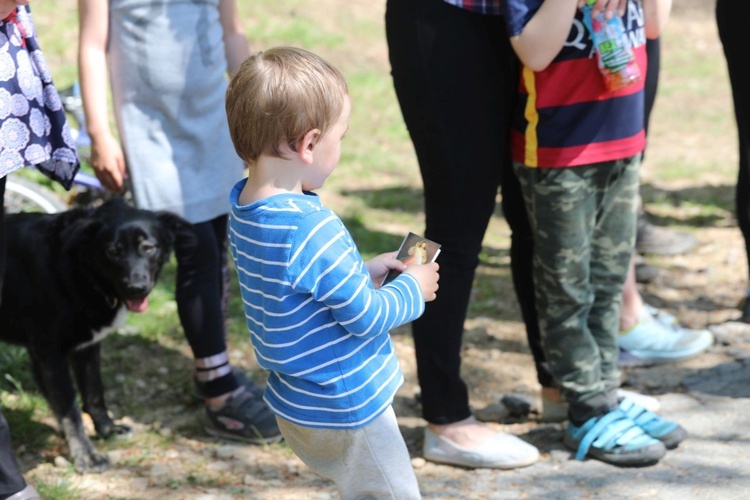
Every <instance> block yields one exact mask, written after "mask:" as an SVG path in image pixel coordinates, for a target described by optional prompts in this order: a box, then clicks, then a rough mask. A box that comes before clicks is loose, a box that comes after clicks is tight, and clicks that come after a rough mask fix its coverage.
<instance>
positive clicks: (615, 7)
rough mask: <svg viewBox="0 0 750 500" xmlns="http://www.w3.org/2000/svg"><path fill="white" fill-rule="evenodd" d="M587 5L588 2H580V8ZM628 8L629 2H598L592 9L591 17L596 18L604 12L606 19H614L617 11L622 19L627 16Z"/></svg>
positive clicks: (622, 0)
mask: <svg viewBox="0 0 750 500" xmlns="http://www.w3.org/2000/svg"><path fill="white" fill-rule="evenodd" d="M584 5H586V0H578V8H581V7H583V6H584ZM627 6H628V0H596V3H594V7H593V9H591V16H592V17H596V16H598V15H599V13H600V12H602V11H603V12H604V17H605V18H606V19H612V16H614V14H615V11H617V14H618V15H619V16H620V17H622V16H623V15H625V9H626V8H627Z"/></svg>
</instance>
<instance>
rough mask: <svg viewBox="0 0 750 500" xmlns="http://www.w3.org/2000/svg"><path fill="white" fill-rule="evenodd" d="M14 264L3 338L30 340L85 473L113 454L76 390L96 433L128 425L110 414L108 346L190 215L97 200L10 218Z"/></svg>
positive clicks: (1, 320) (0, 307)
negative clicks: (88, 426) (92, 436)
mask: <svg viewBox="0 0 750 500" xmlns="http://www.w3.org/2000/svg"><path fill="white" fill-rule="evenodd" d="M6 225H7V226H6V228H7V241H8V261H7V262H8V265H7V271H6V275H5V286H4V288H3V296H2V303H0V339H2V340H4V341H6V342H10V343H14V344H19V345H23V346H25V347H26V348H27V349H28V352H29V357H30V359H31V365H32V367H33V371H34V378H35V380H36V382H37V384H38V385H39V387H40V389H41V391H42V393H43V394H44V397H45V398H46V399H47V401H48V403H49V405H50V407H51V408H52V411H53V412H54V414H55V417H57V420H58V422H59V424H60V427H61V429H62V431H63V433H64V434H65V438H66V439H67V442H68V446H69V448H70V454H71V455H72V458H73V461H74V464H75V467H76V469H77V470H78V471H79V472H99V471H103V470H105V469H106V468H107V467H108V465H109V462H108V460H107V458H106V457H105V456H104V455H101V454H99V453H97V452H96V450H95V449H94V446H93V444H92V443H91V441H90V440H89V438H88V437H87V436H86V433H85V431H84V429H83V424H82V421H81V411H80V409H79V407H78V404H77V403H76V391H75V386H74V385H73V378H72V377H71V373H70V365H69V361H70V364H71V365H72V368H73V374H74V376H75V381H76V383H77V385H78V389H79V390H80V392H81V399H82V401H83V410H84V411H85V412H86V413H88V414H89V415H90V416H91V418H92V420H93V421H94V427H95V428H96V432H97V434H98V435H100V436H103V437H107V436H111V435H116V434H123V433H127V432H129V431H130V429H129V428H128V427H127V426H123V425H117V424H115V423H114V422H113V421H112V419H111V418H110V417H109V415H108V414H107V407H106V405H105V403H104V389H103V385H102V380H101V373H100V345H99V341H101V340H102V339H103V338H104V337H105V336H106V335H107V334H108V333H109V332H110V331H112V330H113V329H115V328H116V327H117V326H120V325H121V324H122V322H123V321H124V320H125V316H126V310H131V311H138V312H140V311H143V310H145V309H146V307H147V305H148V294H149V292H150V291H151V290H152V288H153V287H154V285H155V284H156V281H157V279H158V277H159V273H160V271H161V269H162V266H163V265H164V264H165V263H166V262H167V260H168V259H169V255H170V252H171V250H172V248H173V245H174V242H175V240H176V238H182V237H186V238H189V237H190V236H189V235H190V233H189V231H186V229H187V228H188V227H189V225H188V223H187V222H185V221H184V220H183V219H181V218H180V217H178V216H176V215H173V214H170V213H167V212H157V213H154V212H150V211H146V210H137V209H134V208H131V207H129V206H127V205H126V204H125V203H124V202H122V201H120V200H112V201H109V202H107V203H105V204H104V205H102V206H101V207H99V208H96V209H93V208H79V209H73V210H70V211H68V212H62V213H59V214H53V215H49V214H36V213H33V214H32V213H25V214H12V215H8V216H7V217H6Z"/></svg>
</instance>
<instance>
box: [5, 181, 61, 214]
mask: <svg viewBox="0 0 750 500" xmlns="http://www.w3.org/2000/svg"><path fill="white" fill-rule="evenodd" d="M66 208H67V207H66V206H65V203H63V201H62V200H61V199H60V197H59V196H57V195H56V194H55V193H54V191H52V190H51V189H48V188H46V187H44V186H42V185H39V184H35V183H33V182H30V181H27V180H25V179H21V178H19V177H17V176H13V175H11V176H10V177H8V180H7V181H6V184H5V213H8V214H12V213H19V212H43V213H48V214H54V213H57V212H62V211H63V210H65V209H66Z"/></svg>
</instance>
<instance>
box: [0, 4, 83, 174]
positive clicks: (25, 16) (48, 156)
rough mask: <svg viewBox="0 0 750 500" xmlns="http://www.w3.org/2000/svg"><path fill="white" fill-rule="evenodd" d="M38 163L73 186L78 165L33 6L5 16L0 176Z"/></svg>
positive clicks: (1, 25) (0, 28)
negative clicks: (39, 41)
mask: <svg viewBox="0 0 750 500" xmlns="http://www.w3.org/2000/svg"><path fill="white" fill-rule="evenodd" d="M25 166H35V167H37V168H38V169H39V170H41V171H42V172H43V173H45V174H46V175H47V176H49V177H51V178H52V179H55V180H56V181H58V182H60V183H61V184H62V185H63V186H65V187H66V188H68V187H70V184H71V183H72V180H73V176H74V175H75V173H76V171H77V170H78V168H79V160H78V154H77V153H76V149H75V143H74V141H73V139H72V137H71V135H70V129H69V128H68V124H67V121H66V119H65V111H64V109H63V106H62V101H61V100H60V96H59V95H58V93H57V90H56V89H55V86H54V85H53V83H52V77H51V76H50V72H49V69H48V67H47V63H46V61H45V60H44V55H43V54H42V51H41V50H40V48H39V44H38V43H37V40H36V31H35V28H34V23H33V21H32V19H31V12H30V11H29V8H28V7H25V6H18V7H17V9H16V11H14V12H12V13H11V14H10V15H9V16H8V17H6V18H5V19H3V20H1V21H0V178H3V177H5V176H6V175H8V174H9V173H11V172H13V171H14V170H18V169H20V168H22V167H25Z"/></svg>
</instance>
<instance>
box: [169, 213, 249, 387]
mask: <svg viewBox="0 0 750 500" xmlns="http://www.w3.org/2000/svg"><path fill="white" fill-rule="evenodd" d="M227 221H228V217H227V216H226V215H222V216H220V217H217V218H215V219H213V220H210V221H208V222H201V223H198V224H193V225H192V226H191V230H192V232H193V234H194V236H195V238H194V239H193V240H192V241H191V240H187V239H184V238H179V239H178V241H177V242H176V243H175V256H176V257H177V283H176V291H175V297H176V299H177V312H178V314H179V316H180V322H181V323H182V328H183V329H184V331H185V337H186V338H187V341H188V343H189V344H190V349H191V350H192V351H193V357H194V358H195V359H200V358H208V357H210V356H215V355H217V354H220V353H223V352H224V351H226V349H227V345H226V315H227V300H228V293H227V290H228V286H229V255H228V253H227V244H228V243H227ZM236 388H237V382H236V381H235V380H234V376H232V375H230V376H227V377H222V378H221V379H218V380H216V381H213V380H212V381H211V383H209V384H208V386H207V388H206V392H207V393H208V395H209V396H211V397H213V396H218V395H221V394H225V393H227V392H229V391H232V390H234V389H236Z"/></svg>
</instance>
